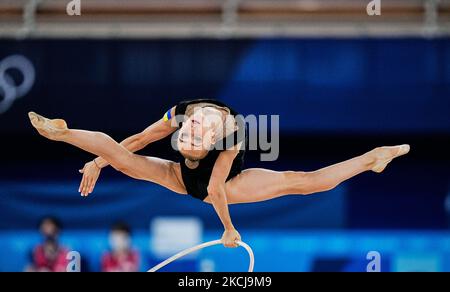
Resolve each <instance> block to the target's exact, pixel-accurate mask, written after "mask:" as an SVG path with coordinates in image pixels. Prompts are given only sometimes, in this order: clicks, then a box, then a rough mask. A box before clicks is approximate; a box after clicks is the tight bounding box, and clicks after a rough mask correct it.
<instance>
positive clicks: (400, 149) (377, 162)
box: [368, 144, 410, 173]
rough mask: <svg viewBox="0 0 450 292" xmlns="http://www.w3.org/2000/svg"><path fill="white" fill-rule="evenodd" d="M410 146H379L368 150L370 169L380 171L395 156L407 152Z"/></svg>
mask: <svg viewBox="0 0 450 292" xmlns="http://www.w3.org/2000/svg"><path fill="white" fill-rule="evenodd" d="M409 150H410V146H409V145H407V144H404V145H400V146H392V147H379V148H375V149H374V150H372V151H370V152H369V153H368V155H369V156H370V158H371V160H370V161H371V163H370V170H372V171H374V172H376V173H380V172H382V171H383V170H384V169H385V168H386V167H387V166H388V164H389V163H390V162H391V161H392V160H394V159H395V158H397V157H400V156H402V155H405V154H408V152H409Z"/></svg>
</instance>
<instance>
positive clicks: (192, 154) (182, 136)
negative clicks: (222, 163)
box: [177, 108, 220, 160]
mask: <svg viewBox="0 0 450 292" xmlns="http://www.w3.org/2000/svg"><path fill="white" fill-rule="evenodd" d="M218 113H219V114H220V112H219V111H217V110H215V109H211V108H198V109H196V110H194V113H193V114H192V115H191V116H190V117H189V118H188V119H187V120H186V121H185V122H184V123H183V126H182V127H181V129H180V132H179V136H178V140H177V146H178V149H179V151H180V153H181V154H182V155H183V156H184V157H185V158H188V159H189V160H200V159H202V158H204V157H205V156H206V155H207V154H208V151H209V150H210V149H211V148H212V146H213V145H214V144H215V143H216V138H215V137H216V131H217V129H216V128H217V125H218V124H219V120H218V117H220V116H219V115H218Z"/></svg>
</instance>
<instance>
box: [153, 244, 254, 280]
mask: <svg viewBox="0 0 450 292" xmlns="http://www.w3.org/2000/svg"><path fill="white" fill-rule="evenodd" d="M236 243H237V244H238V245H239V246H241V247H243V248H245V250H246V251H247V252H248V256H249V258H250V264H249V267H248V272H249V273H252V272H253V268H254V267H255V256H254V254H253V250H252V248H251V247H250V246H249V245H248V244H246V243H245V242H242V241H237V242H236ZM219 244H222V241H221V240H214V241H209V242H205V243H203V244H200V245H197V246H194V247H191V248H188V249H186V250H183V251H181V252H179V253H177V254H176V255H174V256H173V257H171V258H168V259H167V260H165V261H164V262H162V263H160V264H159V265H157V266H155V267H153V268H151V269H150V270H148V272H149V273H153V272H156V271H158V270H160V269H162V268H163V267H165V266H167V265H168V264H170V263H172V262H174V261H176V260H178V259H180V258H182V257H185V256H187V255H188V254H190V253H193V252H196V251H198V250H201V249H204V248H206V247H210V246H214V245H219Z"/></svg>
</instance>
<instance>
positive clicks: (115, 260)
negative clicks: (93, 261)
mask: <svg viewBox="0 0 450 292" xmlns="http://www.w3.org/2000/svg"><path fill="white" fill-rule="evenodd" d="M109 244H110V248H111V251H109V252H107V253H106V254H105V255H103V258H102V272H137V271H139V253H138V252H137V251H135V250H133V249H132V247H131V232H130V227H129V226H128V225H126V224H124V223H117V224H115V225H114V226H113V227H112V228H111V232H110V235H109Z"/></svg>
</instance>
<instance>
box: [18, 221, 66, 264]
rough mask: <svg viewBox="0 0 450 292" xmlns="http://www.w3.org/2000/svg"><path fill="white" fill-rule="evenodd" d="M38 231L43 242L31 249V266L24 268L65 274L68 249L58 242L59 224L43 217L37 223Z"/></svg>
mask: <svg viewBox="0 0 450 292" xmlns="http://www.w3.org/2000/svg"><path fill="white" fill-rule="evenodd" d="M39 231H40V233H41V235H42V237H43V242H42V243H41V244H39V245H37V246H36V247H35V248H34V249H33V251H32V254H31V264H30V265H29V266H28V267H27V268H26V271H28V272H65V271H66V267H67V259H66V256H67V253H68V249H66V248H65V247H63V246H61V245H60V244H59V242H58V236H59V234H60V231H61V224H60V223H59V221H58V220H57V219H56V218H53V217H45V218H43V219H42V220H41V221H40V223H39Z"/></svg>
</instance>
